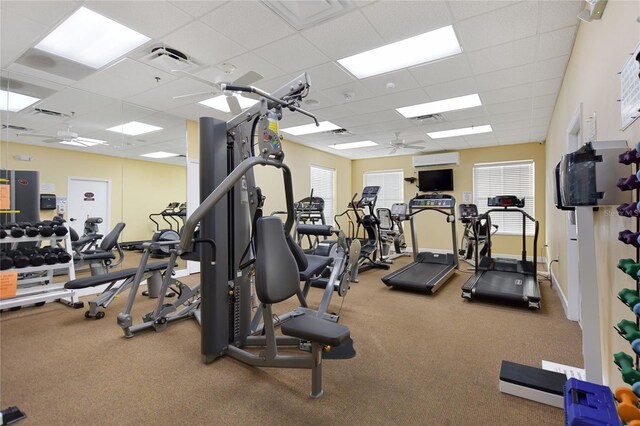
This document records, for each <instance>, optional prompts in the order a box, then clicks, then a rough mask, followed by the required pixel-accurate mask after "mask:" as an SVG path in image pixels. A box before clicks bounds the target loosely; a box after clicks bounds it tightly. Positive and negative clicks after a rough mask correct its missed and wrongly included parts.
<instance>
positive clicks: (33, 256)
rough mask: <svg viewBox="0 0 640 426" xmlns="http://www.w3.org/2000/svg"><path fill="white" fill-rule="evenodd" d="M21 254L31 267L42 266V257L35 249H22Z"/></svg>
mask: <svg viewBox="0 0 640 426" xmlns="http://www.w3.org/2000/svg"><path fill="white" fill-rule="evenodd" d="M22 254H24V255H25V256H27V257H28V258H29V263H30V264H31V266H42V265H44V256H43V255H42V254H41V253H40V251H39V250H38V249H37V248H35V247H31V248H25V249H22Z"/></svg>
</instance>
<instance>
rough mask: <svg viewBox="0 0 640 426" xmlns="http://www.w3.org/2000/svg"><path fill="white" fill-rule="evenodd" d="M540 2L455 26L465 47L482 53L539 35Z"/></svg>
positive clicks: (479, 17)
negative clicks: (487, 49)
mask: <svg viewBox="0 0 640 426" xmlns="http://www.w3.org/2000/svg"><path fill="white" fill-rule="evenodd" d="M537 16H538V2H533V1H523V2H520V3H517V4H515V5H513V6H509V7H505V8H502V9H498V10H496V11H495V12H494V13H491V14H487V15H480V16H476V17H474V18H470V19H467V20H464V21H461V22H459V23H457V24H456V29H457V32H458V36H459V37H460V39H461V44H462V48H463V49H464V50H465V51H466V52H471V51H474V50H480V49H484V48H487V47H491V46H496V45H499V44H503V43H507V42H510V41H514V40H518V39H521V38H525V37H530V36H533V35H535V34H536V29H537V24H538V21H537V19H532V18H535V17H537Z"/></svg>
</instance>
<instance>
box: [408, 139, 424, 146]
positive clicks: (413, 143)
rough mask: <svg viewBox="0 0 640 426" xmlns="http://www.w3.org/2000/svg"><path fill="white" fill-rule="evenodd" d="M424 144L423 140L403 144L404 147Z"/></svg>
mask: <svg viewBox="0 0 640 426" xmlns="http://www.w3.org/2000/svg"><path fill="white" fill-rule="evenodd" d="M425 142H426V141H425V140H417V141H411V142H407V143H405V145H416V144H419V143H425Z"/></svg>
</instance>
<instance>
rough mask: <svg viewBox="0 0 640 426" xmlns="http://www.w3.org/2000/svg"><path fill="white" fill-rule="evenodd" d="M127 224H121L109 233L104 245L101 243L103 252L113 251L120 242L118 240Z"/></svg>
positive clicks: (103, 240) (104, 239)
mask: <svg viewBox="0 0 640 426" xmlns="http://www.w3.org/2000/svg"><path fill="white" fill-rule="evenodd" d="M124 227H125V224H124V223H122V222H120V223H118V224H117V225H116V226H114V227H113V229H112V230H111V232H109V233H108V234H107V235H106V236H105V237H104V238H103V239H102V243H100V248H101V249H102V250H112V249H113V248H114V247H115V246H116V243H117V242H118V238H120V234H121V233H122V230H123V229H124Z"/></svg>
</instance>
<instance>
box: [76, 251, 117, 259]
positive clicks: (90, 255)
mask: <svg viewBox="0 0 640 426" xmlns="http://www.w3.org/2000/svg"><path fill="white" fill-rule="evenodd" d="M115 258H116V255H115V254H113V252H112V251H102V250H95V251H94V250H87V251H83V252H82V254H81V255H80V256H77V255H76V256H74V260H111V259H115Z"/></svg>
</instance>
